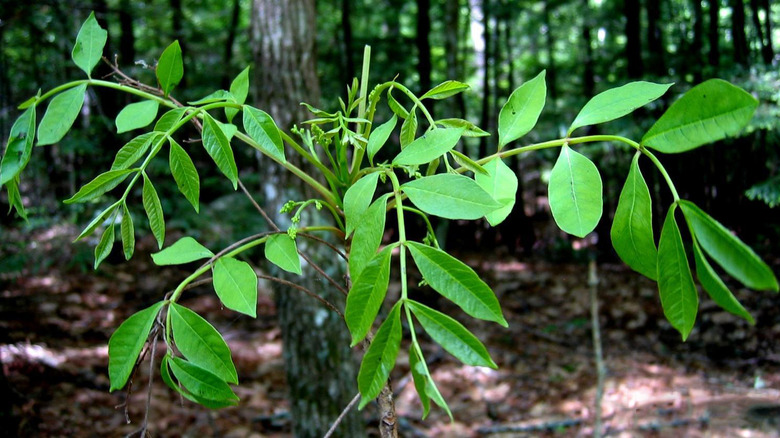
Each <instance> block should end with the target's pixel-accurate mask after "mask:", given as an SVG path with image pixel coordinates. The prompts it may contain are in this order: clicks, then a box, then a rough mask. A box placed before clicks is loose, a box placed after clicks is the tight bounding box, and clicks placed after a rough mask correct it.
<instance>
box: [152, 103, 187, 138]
mask: <svg viewBox="0 0 780 438" xmlns="http://www.w3.org/2000/svg"><path fill="white" fill-rule="evenodd" d="M186 112H187V108H184V107H182V108H174V109H172V110H170V111H168V112H166V113H165V114H163V115H162V116H160V119H159V120H157V123H155V125H154V130H155V131H158V132H168V131H170V130H171V129H173V127H174V126H176V124H177V123H179V122H180V121H181V119H182V117H184V113H186Z"/></svg>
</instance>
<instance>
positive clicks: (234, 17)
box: [222, 0, 241, 90]
mask: <svg viewBox="0 0 780 438" xmlns="http://www.w3.org/2000/svg"><path fill="white" fill-rule="evenodd" d="M240 12H241V2H240V1H239V0H233V9H232V10H231V12H230V26H229V27H228V29H227V31H228V34H227V38H226V39H225V49H224V51H223V52H222V88H223V89H225V90H227V89H228V88H229V87H230V82H231V80H232V79H233V77H232V71H231V69H230V60H231V59H232V58H233V43H234V42H235V41H236V31H237V30H238V17H239V14H240Z"/></svg>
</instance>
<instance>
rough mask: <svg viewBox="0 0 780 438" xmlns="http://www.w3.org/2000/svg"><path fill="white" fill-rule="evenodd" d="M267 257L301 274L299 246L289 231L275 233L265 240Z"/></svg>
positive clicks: (286, 268)
mask: <svg viewBox="0 0 780 438" xmlns="http://www.w3.org/2000/svg"><path fill="white" fill-rule="evenodd" d="M265 258H266V259H268V261H269V262H271V263H273V264H274V265H276V266H278V267H280V268H282V269H284V270H285V271H287V272H290V273H293V274H297V275H301V273H302V272H301V259H300V258H299V257H298V246H297V245H295V240H293V238H291V237H290V236H289V235H288V234H287V233H282V234H274V235H272V236H269V237H268V240H266V242H265Z"/></svg>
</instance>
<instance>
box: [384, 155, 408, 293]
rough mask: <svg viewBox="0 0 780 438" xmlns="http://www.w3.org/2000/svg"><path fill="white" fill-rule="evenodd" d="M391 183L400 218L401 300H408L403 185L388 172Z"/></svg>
mask: <svg viewBox="0 0 780 438" xmlns="http://www.w3.org/2000/svg"><path fill="white" fill-rule="evenodd" d="M387 175H388V176H389V177H390V181H391V182H392V183H393V193H394V195H395V212H396V214H397V216H398V243H399V244H400V250H399V253H400V255H399V257H400V265H401V300H406V297H407V294H408V292H407V290H408V288H407V285H406V227H405V226H404V206H403V201H402V193H401V184H400V183H399V182H398V177H397V176H395V172H393V171H392V170H388V171H387Z"/></svg>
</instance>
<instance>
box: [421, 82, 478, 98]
mask: <svg viewBox="0 0 780 438" xmlns="http://www.w3.org/2000/svg"><path fill="white" fill-rule="evenodd" d="M469 88H471V87H469V85H468V84H464V83H463V82H458V81H444V82H442V83H441V84H439V85H437V86H435V87H433V88H431V89H430V90H429V91H428V92H427V93H425V94H423V95H422V96H421V97H420V100H422V99H436V100H441V99H446V98H448V97H450V96H454V95H456V94H458V93H462V92H464V91H466V90H468V89H469Z"/></svg>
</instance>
